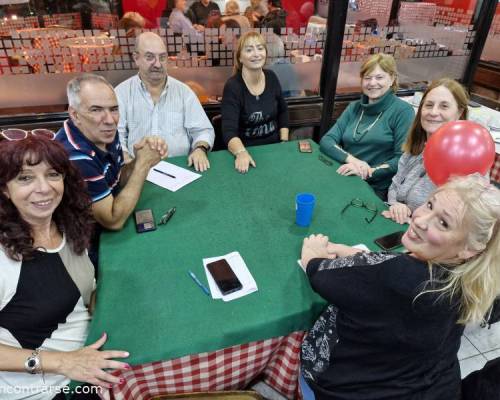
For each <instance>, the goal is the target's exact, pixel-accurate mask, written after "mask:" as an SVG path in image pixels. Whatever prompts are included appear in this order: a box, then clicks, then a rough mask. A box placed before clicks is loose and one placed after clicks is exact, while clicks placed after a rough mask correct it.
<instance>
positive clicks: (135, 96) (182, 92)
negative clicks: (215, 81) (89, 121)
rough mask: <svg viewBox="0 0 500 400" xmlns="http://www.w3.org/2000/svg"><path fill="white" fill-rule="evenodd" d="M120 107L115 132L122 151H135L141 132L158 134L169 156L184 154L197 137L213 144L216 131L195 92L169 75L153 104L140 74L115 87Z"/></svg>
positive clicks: (144, 134) (192, 145) (148, 134)
mask: <svg viewBox="0 0 500 400" xmlns="http://www.w3.org/2000/svg"><path fill="white" fill-rule="evenodd" d="M115 91H116V95H117V97H118V104H119V108H120V121H119V123H118V133H119V134H120V142H121V145H122V148H123V150H124V151H127V152H128V153H129V154H130V155H131V156H133V155H134V147H133V146H134V143H137V142H138V141H140V140H141V139H142V138H143V137H144V136H150V135H157V136H161V137H162V138H163V139H164V140H165V141H166V142H167V144H168V156H169V157H175V156H182V155H187V154H188V153H189V152H190V151H191V150H192V149H193V148H194V147H195V146H196V143H197V142H199V141H204V142H207V143H208V144H209V145H210V147H212V146H213V144H214V139H215V133H214V128H213V127H212V124H210V121H209V119H208V117H207V115H206V114H205V111H204V110H203V107H202V106H201V104H200V101H199V100H198V98H197V97H196V95H195V94H194V92H193V91H192V90H191V89H190V88H189V87H188V86H187V85H185V84H184V83H182V82H180V81H178V80H177V79H175V78H172V77H171V76H169V77H168V80H167V84H166V85H165V89H164V90H163V92H162V93H161V95H160V99H159V101H158V103H156V104H154V102H153V99H152V98H151V95H150V94H149V92H148V90H147V89H146V86H145V85H144V83H143V82H142V81H141V79H140V78H139V75H135V76H132V77H131V78H129V79H127V80H126V81H124V82H122V83H120V84H119V85H118V86H117V87H116V88H115Z"/></svg>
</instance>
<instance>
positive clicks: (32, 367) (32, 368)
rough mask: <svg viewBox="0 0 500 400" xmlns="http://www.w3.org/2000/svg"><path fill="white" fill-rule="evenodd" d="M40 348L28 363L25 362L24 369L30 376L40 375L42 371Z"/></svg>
mask: <svg viewBox="0 0 500 400" xmlns="http://www.w3.org/2000/svg"><path fill="white" fill-rule="evenodd" d="M39 354H40V348H38V349H36V350H34V351H33V353H31V356H29V357H28V358H27V359H26V361H25V362H24V369H25V370H26V372H27V373H29V374H38V373H40V372H41V371H42V362H41V361H40V357H39V356H38V355H39Z"/></svg>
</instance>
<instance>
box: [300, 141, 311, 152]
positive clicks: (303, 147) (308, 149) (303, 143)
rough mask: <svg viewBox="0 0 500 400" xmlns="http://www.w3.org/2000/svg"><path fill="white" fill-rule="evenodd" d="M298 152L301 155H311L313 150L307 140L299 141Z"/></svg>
mask: <svg viewBox="0 0 500 400" xmlns="http://www.w3.org/2000/svg"><path fill="white" fill-rule="evenodd" d="M299 151H300V152H301V153H312V151H313V149H312V147H311V143H309V140H299Z"/></svg>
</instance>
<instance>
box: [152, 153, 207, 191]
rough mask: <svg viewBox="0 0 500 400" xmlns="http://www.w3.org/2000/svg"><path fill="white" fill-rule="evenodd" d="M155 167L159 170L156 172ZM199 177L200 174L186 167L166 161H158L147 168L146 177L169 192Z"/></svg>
mask: <svg viewBox="0 0 500 400" xmlns="http://www.w3.org/2000/svg"><path fill="white" fill-rule="evenodd" d="M155 169H156V170H158V171H161V172H157V171H155ZM162 172H163V173H162ZM165 174H168V175H165ZM169 175H170V176H169ZM200 177H201V175H200V174H197V173H194V172H192V171H189V170H188V169H186V168H181V167H178V166H177V165H174V164H170V163H168V162H166V161H160V162H159V163H158V164H156V165H155V166H154V167H153V168H151V169H150V170H149V173H148V176H147V178H146V179H147V180H148V181H149V182H151V183H154V184H155V185H158V186H161V187H162V188H165V189H167V190H170V191H171V192H176V191H177V190H179V189H180V188H181V187H183V186H186V185H188V184H190V183H191V182H193V181H195V180H196V179H198V178H200Z"/></svg>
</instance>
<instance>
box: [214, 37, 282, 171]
mask: <svg viewBox="0 0 500 400" xmlns="http://www.w3.org/2000/svg"><path fill="white" fill-rule="evenodd" d="M266 57H267V49H266V43H265V40H264V38H263V37H262V36H261V35H260V34H259V33H257V32H253V31H252V32H247V33H246V34H244V35H243V36H242V37H241V38H240V39H239V41H238V48H237V50H236V55H235V61H234V70H235V73H234V75H233V76H232V77H231V78H229V80H228V81H227V82H226V85H225V86H224V93H223V96H222V135H223V137H224V141H225V143H226V144H227V147H228V150H229V151H230V152H231V153H232V154H233V155H234V156H235V162H234V165H235V167H236V169H237V170H238V171H239V172H242V173H245V172H247V171H248V168H249V167H250V165H252V166H254V167H255V166H256V164H255V161H254V160H253V158H252V156H251V155H250V154H249V152H248V150H247V149H246V147H247V146H256V145H261V144H269V143H277V142H279V141H280V140H282V141H287V140H288V108H287V105H286V102H285V100H284V98H283V95H282V93H281V86H280V83H279V81H278V78H277V77H276V75H275V74H274V72H272V71H268V70H264V69H263V67H264V64H265V63H266Z"/></svg>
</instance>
